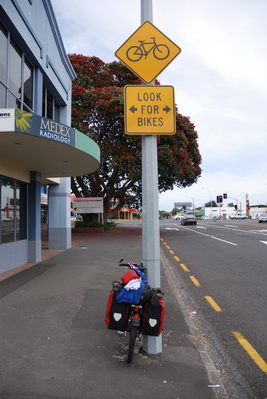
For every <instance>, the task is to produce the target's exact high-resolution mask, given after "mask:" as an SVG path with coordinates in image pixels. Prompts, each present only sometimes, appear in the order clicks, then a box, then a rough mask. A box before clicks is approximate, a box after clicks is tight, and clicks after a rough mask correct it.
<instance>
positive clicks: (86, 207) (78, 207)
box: [73, 197, 104, 213]
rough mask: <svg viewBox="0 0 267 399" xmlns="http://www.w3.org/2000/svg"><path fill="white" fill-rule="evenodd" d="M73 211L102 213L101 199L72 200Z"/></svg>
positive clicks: (84, 198)
mask: <svg viewBox="0 0 267 399" xmlns="http://www.w3.org/2000/svg"><path fill="white" fill-rule="evenodd" d="M73 209H74V210H75V212H77V213H103V212H104V208H103V198H101V197H82V198H75V199H74V200H73Z"/></svg>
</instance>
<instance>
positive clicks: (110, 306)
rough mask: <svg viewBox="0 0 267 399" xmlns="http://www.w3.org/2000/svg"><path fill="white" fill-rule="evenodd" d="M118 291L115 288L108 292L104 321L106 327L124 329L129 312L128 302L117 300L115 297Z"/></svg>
mask: <svg viewBox="0 0 267 399" xmlns="http://www.w3.org/2000/svg"><path fill="white" fill-rule="evenodd" d="M118 284H119V285H121V284H120V283H118ZM119 292H120V290H119V289H118V288H117V289H116V288H115V289H113V290H111V291H110V293H109V296H108V303H107V307H106V318H105V321H106V326H107V328H109V329H111V330H121V331H124V330H125V328H126V324H127V321H128V317H129V313H130V304H129V303H125V302H121V303H118V302H117V300H116V298H117V295H118V293H119Z"/></svg>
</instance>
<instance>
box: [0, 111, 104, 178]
mask: <svg viewBox="0 0 267 399" xmlns="http://www.w3.org/2000/svg"><path fill="white" fill-rule="evenodd" d="M0 160H1V164H6V165H8V166H10V165H13V167H15V168H18V167H20V168H24V169H26V170H28V171H36V172H40V173H41V176H42V184H49V183H51V181H49V178H55V177H70V176H82V175H86V174H89V173H92V172H94V171H95V170H97V169H98V167H99V163H100V148H99V146H98V145H97V144H96V143H95V142H94V141H93V140H92V139H90V138H89V137H87V136H86V135H85V134H83V133H81V132H79V131H78V130H76V129H74V128H71V127H70V126H67V125H64V124H62V123H59V122H56V121H54V120H51V119H48V118H43V117H41V116H39V115H35V114H32V113H30V112H25V111H21V110H17V109H14V108H9V109H0Z"/></svg>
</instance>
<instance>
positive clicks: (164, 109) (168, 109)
mask: <svg viewBox="0 0 267 399" xmlns="http://www.w3.org/2000/svg"><path fill="white" fill-rule="evenodd" d="M170 110H171V109H170V108H169V107H168V105H166V107H165V108H163V111H165V112H166V114H167V113H168V112H169V111H170Z"/></svg>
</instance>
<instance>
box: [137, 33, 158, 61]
mask: <svg viewBox="0 0 267 399" xmlns="http://www.w3.org/2000/svg"><path fill="white" fill-rule="evenodd" d="M151 39H153V42H145V41H144V40H139V43H141V44H140V46H139V47H138V48H139V49H140V51H142V55H144V56H145V57H147V56H148V54H149V53H150V51H152V50H153V49H154V48H155V47H156V46H157V43H156V39H155V37H151ZM149 44H153V46H152V47H150V49H149V50H146V48H145V46H146V45H149Z"/></svg>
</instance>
